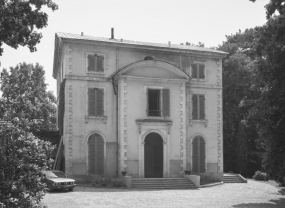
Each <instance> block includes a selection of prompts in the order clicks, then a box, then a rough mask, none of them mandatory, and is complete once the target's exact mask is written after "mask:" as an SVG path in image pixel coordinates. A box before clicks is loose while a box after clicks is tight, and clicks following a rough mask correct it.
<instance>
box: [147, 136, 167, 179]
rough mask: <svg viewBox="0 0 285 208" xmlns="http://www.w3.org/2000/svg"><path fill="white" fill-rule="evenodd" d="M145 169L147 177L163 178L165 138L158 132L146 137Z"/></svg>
mask: <svg viewBox="0 0 285 208" xmlns="http://www.w3.org/2000/svg"><path fill="white" fill-rule="evenodd" d="M144 170H145V178H163V140H162V138H161V136H160V135H159V134H157V133H150V134H149V135H147V136H146V138H145V146H144Z"/></svg>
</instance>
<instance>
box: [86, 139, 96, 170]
mask: <svg viewBox="0 0 285 208" xmlns="http://www.w3.org/2000/svg"><path fill="white" fill-rule="evenodd" d="M95 148H96V145H95V135H94V134H93V135H92V136H91V137H90V138H89V141H88V153H89V154H88V163H89V164H88V166H89V173H90V174H95V172H96V168H95V164H96V156H95Z"/></svg>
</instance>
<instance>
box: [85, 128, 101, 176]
mask: <svg viewBox="0 0 285 208" xmlns="http://www.w3.org/2000/svg"><path fill="white" fill-rule="evenodd" d="M88 163H89V174H92V175H100V176H103V175H104V139H103V138H102V137H101V136H100V135H99V134H96V133H95V134H92V135H91V136H90V137H89V140H88Z"/></svg>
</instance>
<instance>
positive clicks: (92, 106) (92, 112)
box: [88, 88, 96, 116]
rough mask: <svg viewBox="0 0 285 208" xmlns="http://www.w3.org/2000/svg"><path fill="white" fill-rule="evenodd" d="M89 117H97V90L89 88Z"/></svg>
mask: <svg viewBox="0 0 285 208" xmlns="http://www.w3.org/2000/svg"><path fill="white" fill-rule="evenodd" d="M88 115H89V116H95V115H96V113H95V88H88Z"/></svg>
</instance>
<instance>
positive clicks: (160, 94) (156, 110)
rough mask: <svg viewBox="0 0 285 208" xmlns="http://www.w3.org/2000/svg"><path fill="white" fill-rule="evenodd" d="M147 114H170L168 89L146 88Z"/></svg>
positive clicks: (164, 115)
mask: <svg viewBox="0 0 285 208" xmlns="http://www.w3.org/2000/svg"><path fill="white" fill-rule="evenodd" d="M147 115H148V116H154V117H169V116H170V91H169V89H148V90H147Z"/></svg>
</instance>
